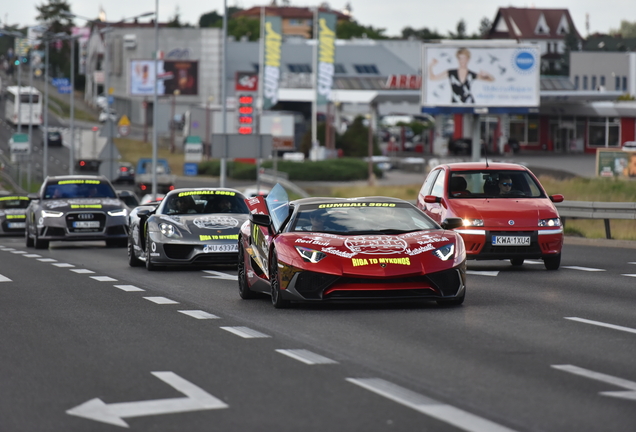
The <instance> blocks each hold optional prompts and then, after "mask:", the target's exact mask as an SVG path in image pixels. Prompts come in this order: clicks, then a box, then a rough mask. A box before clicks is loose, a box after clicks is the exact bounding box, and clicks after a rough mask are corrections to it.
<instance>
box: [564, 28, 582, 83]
mask: <svg viewBox="0 0 636 432" xmlns="http://www.w3.org/2000/svg"><path fill="white" fill-rule="evenodd" d="M563 42H564V44H565V50H564V51H563V67H562V68H561V71H560V72H561V73H560V74H561V75H570V53H571V52H572V51H580V50H581V48H580V46H579V39H578V38H577V37H576V34H575V33H574V32H573V31H569V32H568V33H567V34H566V35H565V37H564V38H563Z"/></svg>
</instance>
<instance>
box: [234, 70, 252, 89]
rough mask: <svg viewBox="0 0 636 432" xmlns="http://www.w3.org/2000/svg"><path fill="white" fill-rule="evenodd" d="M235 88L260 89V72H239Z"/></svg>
mask: <svg viewBox="0 0 636 432" xmlns="http://www.w3.org/2000/svg"><path fill="white" fill-rule="evenodd" d="M234 90H236V91H237V92H255V91H258V74H257V73H256V72H237V73H236V81H235V83H234Z"/></svg>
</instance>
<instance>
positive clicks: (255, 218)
mask: <svg viewBox="0 0 636 432" xmlns="http://www.w3.org/2000/svg"><path fill="white" fill-rule="evenodd" d="M250 221H252V223H253V224H256V225H260V226H264V227H269V226H271V224H272V219H271V218H270V217H269V216H268V215H265V214H256V213H250Z"/></svg>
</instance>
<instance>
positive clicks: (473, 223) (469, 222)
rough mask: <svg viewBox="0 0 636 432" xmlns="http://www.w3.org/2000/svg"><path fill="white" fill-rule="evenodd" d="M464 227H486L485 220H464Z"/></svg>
mask: <svg viewBox="0 0 636 432" xmlns="http://www.w3.org/2000/svg"><path fill="white" fill-rule="evenodd" d="M464 226H466V227H470V226H475V227H483V226H484V220H483V219H464Z"/></svg>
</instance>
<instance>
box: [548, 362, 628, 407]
mask: <svg viewBox="0 0 636 432" xmlns="http://www.w3.org/2000/svg"><path fill="white" fill-rule="evenodd" d="M552 367H553V368H555V369H558V370H562V371H564V372H569V373H571V374H574V375H579V376H582V377H585V378H590V379H593V380H596V381H601V382H604V383H607V384H611V385H614V386H616V387H623V388H626V389H628V391H625V390H621V391H604V392H599V393H598V394H600V395H603V396H610V397H617V398H621V399H629V400H634V401H636V382H634V381H629V380H626V379H623V378H618V377H615V376H612V375H607V374H604V373H601V372H594V371H592V370H589V369H584V368H581V367H578V366H574V365H552Z"/></svg>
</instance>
